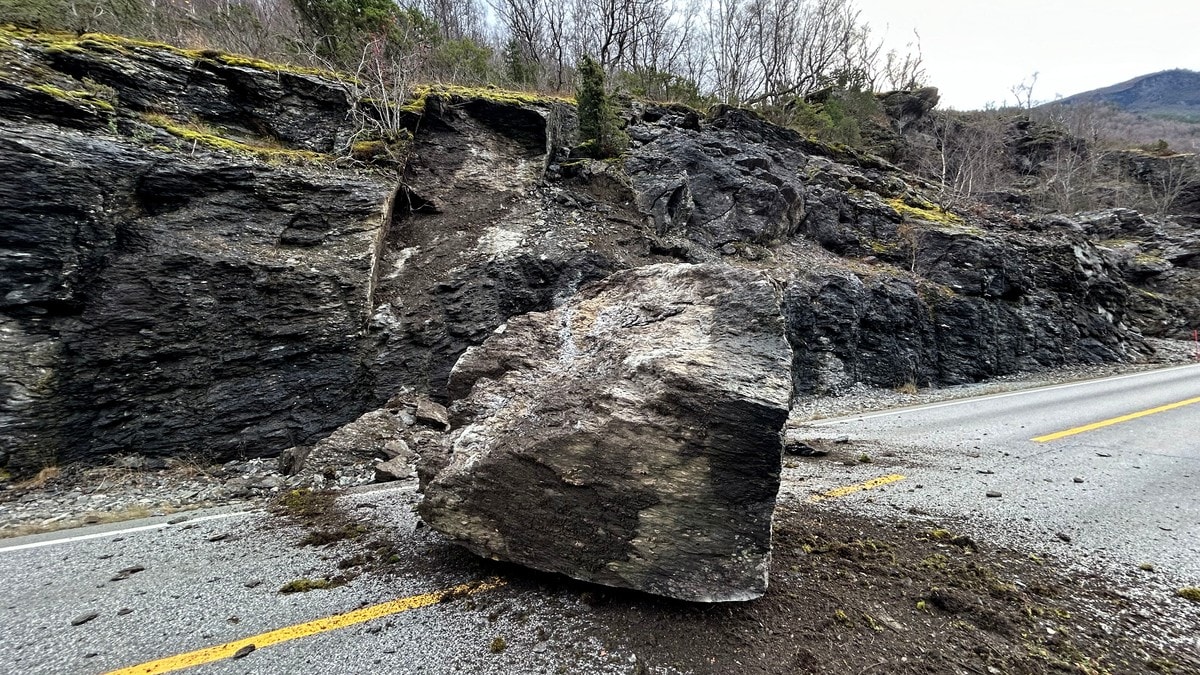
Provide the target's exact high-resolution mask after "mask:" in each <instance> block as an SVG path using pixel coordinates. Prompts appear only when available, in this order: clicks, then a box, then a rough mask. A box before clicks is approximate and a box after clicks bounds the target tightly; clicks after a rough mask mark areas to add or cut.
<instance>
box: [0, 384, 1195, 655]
mask: <svg viewBox="0 0 1200 675" xmlns="http://www.w3.org/2000/svg"><path fill="white" fill-rule="evenodd" d="M1113 420H1116V421H1113ZM1097 423H1105V424H1103V425H1100V426H1097ZM800 431H801V432H802V433H805V434H808V435H810V436H812V437H820V436H825V437H829V438H834V437H838V436H849V437H851V439H852V442H851V443H850V444H847V445H846V446H845V447H852V448H853V452H854V453H859V452H861V453H863V454H867V453H870V455H871V461H870V462H859V461H854V460H853V458H851V461H848V462H845V463H842V462H834V461H830V459H829V458H825V459H811V460H789V467H790V468H788V469H786V470H785V472H784V487H783V489H782V492H781V500H782V501H787V500H791V501H793V502H806V503H810V504H812V505H813V507H814V508H823V505H824V504H836V505H837V507H836V508H854V509H859V508H861V509H865V510H870V511H874V512H875V513H880V514H883V515H884V516H887V517H907V516H897V514H898V513H899V512H903V511H911V512H913V513H917V514H934V515H937V516H945V517H948V518H959V519H962V520H963V521H964V522H966V523H968V524H971V525H972V526H973V527H976V530H977V531H1002V532H1008V533H1011V534H1013V535H1014V538H1015V539H1018V540H1022V541H1033V542H1042V543H1043V544H1044V545H1046V546H1050V547H1058V549H1061V551H1063V552H1064V553H1065V554H1066V555H1068V556H1073V557H1074V558H1075V559H1078V560H1080V561H1082V563H1083V564H1088V561H1089V560H1091V557H1090V556H1092V555H1103V556H1104V558H1105V560H1106V561H1116V562H1118V563H1122V562H1123V563H1127V564H1135V563H1140V562H1148V563H1153V564H1154V565H1155V566H1156V567H1158V568H1159V569H1161V570H1163V574H1165V575H1170V576H1171V578H1178V579H1185V580H1190V582H1191V585H1200V553H1198V552H1197V545H1196V542H1197V541H1200V438H1198V437H1200V366H1192V367H1182V368H1174V369H1168V370H1162V371H1155V372H1150V373H1143V374H1138V375H1133V376H1125V377H1118V378H1109V379H1106V380H1100V381H1093V382H1088V383H1078V384H1071V385H1063V386H1057V387H1048V388H1044V389H1038V390H1029V391H1022V392H1014V393H1009V394H1002V395H995V396H988V397H983V398H979V399H971V400H962V401H953V402H947V403H940V404H934V405H929V406H924V407H919V408H910V409H903V410H891V411H885V412H880V413H873V414H865V415H858V416H853V417H849V418H842V419H831V420H821V421H817V422H812V423H809V424H807V425H805V426H804V427H803V428H802V429H801V430H800ZM1060 432H1070V433H1068V434H1065V435H1061V436H1056V434H1059V433H1060ZM1035 439H1041V440H1035ZM1077 478H1078V479H1080V480H1081V481H1082V482H1077V481H1076V480H1075V479H1077ZM989 492H992V493H999V494H1000V495H1001V496H999V497H989V496H987V494H988V493H989ZM415 500H416V496H415V493H414V491H413V489H412V487H411V486H403V485H402V486H400V487H385V488H382V489H376V490H372V491H367V492H362V493H357V494H351V495H348V496H346V497H344V498H343V499H342V501H341V504H342V505H343V506H344V507H345V508H346V509H348V510H349V511H351V512H353V513H355V514H360V515H361V517H362V518H363V519H364V520H365V521H366V522H368V523H369V524H370V528H371V529H372V530H373V531H380V532H387V533H390V535H392V536H391V539H392V540H393V541H394V542H395V547H396V548H395V556H396V558H397V559H398V560H400V561H403V562H402V564H400V565H399V567H398V568H397V570H396V571H394V572H393V573H391V574H388V575H386V576H379V575H369V574H365V575H363V576H362V577H360V578H358V579H356V580H354V581H353V582H352V583H349V584H347V585H344V586H340V587H336V588H332V589H328V590H323V591H320V592H309V593H296V594H281V593H280V592H279V591H280V589H281V588H282V587H283V586H284V585H285V584H287V583H288V582H290V581H295V580H298V579H305V578H309V579H311V578H319V577H323V576H328V575H331V574H337V573H338V572H339V569H340V568H339V563H340V562H342V561H341V560H340V559H339V555H338V554H335V553H334V552H333V550H332V549H327V548H321V547H312V546H298V545H297V544H298V540H299V539H300V538H301V537H302V536H303V535H304V532H302V531H299V530H298V529H297V528H295V527H288V526H285V525H282V524H280V523H279V522H278V519H275V518H273V517H271V516H269V515H267V514H265V513H263V512H260V511H255V512H248V513H244V512H218V513H207V514H204V513H197V514H193V515H192V516H191V517H190V518H189V519H188V520H186V521H181V522H170V523H169V522H168V521H167V519H165V518H164V519H158V520H152V521H144V522H136V523H128V524H124V525H118V526H107V527H106V528H85V529H81V530H76V531H70V532H66V533H56V534H52V535H44V536H41V537H28V538H22V539H11V540H4V541H0V579H2V580H3V583H2V586H0V635H2V636H3V638H2V639H0V663H3V664H4V669H3V670H6V671H8V672H14V673H15V672H20V673H106V672H123V673H124V672H128V673H133V672H142V673H145V672H170V671H172V670H177V669H183V668H185V667H187V672H189V673H295V672H347V673H350V672H353V673H366V672H384V671H387V672H406V673H422V672H424V673H445V672H458V671H463V672H487V673H538V672H546V673H555V672H586V673H629V672H634V671H635V668H636V666H637V657H636V655H634V654H631V653H628V652H623V651H621V650H620V649H615V648H613V646H612V645H611V644H609V642H608V640H607V639H606V638H605V636H604V635H603V631H600V632H597V630H595V628H594V627H589V626H588V625H586V624H587V620H588V619H587V616H588V612H587V611H586V610H587V608H586V607H582V605H581V599H580V598H581V597H582V596H581V594H580V593H578V592H566V591H564V590H562V588H561V585H556V584H554V583H546V584H545V585H540V586H539V585H537V584H533V585H530V584H528V583H526V584H524V585H520V586H519V587H518V585H517V584H512V585H510V586H508V587H504V586H503V584H504V580H497V581H492V580H489V579H487V578H484V575H485V574H486V573H487V572H486V570H485V569H484V568H483V567H481V566H480V565H478V564H477V563H474V562H472V560H473V559H472V558H471V557H470V556H468V555H466V554H464V553H461V552H459V551H458V549H456V548H455V547H452V546H450V545H448V544H446V543H445V542H443V541H441V540H440V539H439V538H438V537H437V536H436V535H432V534H430V533H429V531H428V529H427V528H423V527H421V526H420V524H419V523H418V522H417V519H416V517H415V516H414V514H413V512H412V510H411V506H412V505H413V504H414V503H415ZM989 528H990V529H989ZM1060 533H1061V534H1062V535H1065V537H1066V538H1069V539H1070V541H1069V542H1068V541H1064V540H1063V538H1061V537H1059V534H1060ZM137 568H140V569H137ZM131 570H132V571H131ZM479 582H483V583H482V585H479ZM471 584H475V585H471ZM446 589H454V594H455V596H456V597H457V598H458V599H457V600H456V601H455V602H449V603H442V602H439V601H440V600H441V599H442V596H441V595H439V593H440V592H443V591H445V590H446ZM466 596H470V600H469V602H468V601H466V600H464V599H463V598H464V597H466ZM468 608H469V611H468ZM73 623H78V624H79V625H73ZM498 638H502V639H503V641H504V642H503V644H500V643H497V642H496V640H497V639H498ZM250 643H253V644H254V645H255V647H256V651H255V652H253V653H250V654H246V652H247V651H248V648H247V647H246V645H247V644H250ZM239 652H240V653H242V654H243V655H244V658H236V659H235V658H230V657H231V656H232V655H234V654H237V653H239ZM655 672H668V671H655Z"/></svg>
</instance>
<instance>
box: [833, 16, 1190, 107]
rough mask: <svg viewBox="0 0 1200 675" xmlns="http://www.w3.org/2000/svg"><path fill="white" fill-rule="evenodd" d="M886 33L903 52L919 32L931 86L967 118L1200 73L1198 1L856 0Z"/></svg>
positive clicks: (878, 31)
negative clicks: (1020, 101)
mask: <svg viewBox="0 0 1200 675" xmlns="http://www.w3.org/2000/svg"><path fill="white" fill-rule="evenodd" d="M856 4H857V6H858V7H859V8H860V9H861V10H862V18H863V19H864V20H865V21H867V22H868V23H870V24H871V26H872V27H873V28H874V30H875V31H876V34H877V35H882V34H883V33H884V31H885V30H886V32H887V36H888V42H889V43H890V44H892V45H894V46H898V47H903V45H904V43H905V42H909V41H911V40H912V31H913V29H914V28H915V29H916V30H917V31H919V32H920V34H921V47H922V51H923V53H924V56H925V66H926V70H927V71H928V73H929V81H930V84H932V85H934V86H936V87H938V89H940V91H941V94H942V106H943V107H953V108H957V109H959V110H972V109H977V108H981V107H983V106H984V105H985V104H987V103H988V102H995V103H1001V102H1003V101H1004V100H1005V99H1007V100H1008V102H1010V103H1012V102H1014V97H1013V95H1012V93H1011V91H1010V89H1011V87H1012V86H1013V85H1015V84H1017V83H1020V82H1021V81H1022V80H1028V79H1029V77H1030V76H1031V75H1032V74H1033V73H1034V72H1035V71H1036V72H1038V73H1039V75H1038V79H1037V84H1036V86H1035V88H1034V90H1033V97H1034V99H1035V100H1051V99H1054V98H1056V97H1057V96H1070V95H1071V94H1077V93H1079V92H1082V91H1088V90H1089V89H1096V88H1099V87H1106V86H1108V85H1111V84H1117V83H1118V82H1123V81H1125V80H1128V79H1131V78H1133V77H1137V76H1138V75H1145V74H1147V73H1153V72H1157V71H1160V70H1168V69H1171V68H1187V69H1189V70H1200V1H1198V0H1175V1H1168V0H1092V1H1087V2H1085V1H1083V0H856Z"/></svg>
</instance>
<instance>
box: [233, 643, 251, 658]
mask: <svg viewBox="0 0 1200 675" xmlns="http://www.w3.org/2000/svg"><path fill="white" fill-rule="evenodd" d="M252 651H254V645H246V646H245V647H242V648H241V649H239V650H237V651H236V652H234V653H233V658H235V659H243V658H246V657H247V656H249V654H250V652H252Z"/></svg>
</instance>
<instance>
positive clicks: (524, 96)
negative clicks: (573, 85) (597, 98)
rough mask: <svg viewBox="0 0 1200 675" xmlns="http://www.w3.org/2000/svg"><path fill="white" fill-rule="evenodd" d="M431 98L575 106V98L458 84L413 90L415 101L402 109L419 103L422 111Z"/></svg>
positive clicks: (429, 86)
mask: <svg viewBox="0 0 1200 675" xmlns="http://www.w3.org/2000/svg"><path fill="white" fill-rule="evenodd" d="M430 96H436V97H439V98H461V99H480V100H484V101H491V102H493V103H508V104H511V105H549V104H551V103H568V104H571V105H574V104H575V99H574V98H565V97H561V96H547V95H545V94H538V93H534V92H528V91H512V90H508V89H499V88H496V87H490V86H489V87H464V86H460V85H456V84H426V85H421V86H419V87H417V88H415V89H414V90H413V100H412V101H410V102H409V103H408V104H406V105H405V106H403V107H402V109H404V110H409V109H410V108H412V107H414V106H415V105H416V104H418V103H419V105H420V110H424V109H425V100H426V99H427V98H428V97H430Z"/></svg>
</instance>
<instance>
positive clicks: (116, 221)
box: [0, 29, 1197, 472]
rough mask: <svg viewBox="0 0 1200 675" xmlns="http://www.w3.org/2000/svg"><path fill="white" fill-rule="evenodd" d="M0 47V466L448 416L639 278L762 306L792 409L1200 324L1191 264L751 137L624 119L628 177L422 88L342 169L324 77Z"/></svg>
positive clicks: (495, 96) (1055, 359)
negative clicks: (587, 299) (405, 138)
mask: <svg viewBox="0 0 1200 675" xmlns="http://www.w3.org/2000/svg"><path fill="white" fill-rule="evenodd" d="M0 40H2V44H0V65H2V66H3V68H2V69H0V146H2V147H3V149H4V152H2V153H0V172H2V173H3V174H4V175H5V176H6V180H5V181H4V182H3V183H2V184H0V218H3V221H4V227H3V228H0V324H2V327H0V439H2V440H0V444H2V445H0V465H2V466H7V468H8V469H9V470H10V471H16V472H25V471H29V470H32V469H36V468H37V467H39V466H41V465H44V464H47V463H52V462H62V461H70V460H77V459H84V460H97V459H98V458H99V457H101V456H103V455H110V454H119V453H126V452H138V453H143V454H159V455H179V454H196V455H203V456H208V457H214V458H222V457H229V456H239V455H240V456H255V455H269V454H274V453H277V452H279V451H280V450H281V449H283V448H287V447H291V446H297V445H305V444H311V443H313V442H315V441H317V440H319V439H320V438H321V437H323V436H324V435H327V434H328V433H329V432H330V431H332V430H333V429H335V428H337V427H338V426H340V425H342V424H344V423H346V422H349V421H351V420H353V419H355V418H357V417H358V416H359V415H361V414H362V413H364V412H366V411H369V410H372V409H375V408H378V407H380V406H382V405H383V404H384V402H386V401H387V400H388V398H389V397H390V396H391V395H392V394H393V393H395V392H396V391H397V390H399V389H400V388H401V387H410V388H412V389H414V390H416V391H418V392H420V393H425V394H428V395H429V396H431V397H432V398H433V399H435V400H438V401H441V402H449V400H450V399H451V398H453V397H455V396H457V395H458V394H459V393H458V392H454V391H450V390H448V389H447V383H448V382H449V381H451V378H450V375H451V372H452V369H453V368H454V365H455V363H456V362H457V361H458V360H459V357H460V356H461V355H462V354H463V353H464V352H465V351H466V350H467V349H468V348H470V347H474V346H478V345H480V344H482V343H483V342H484V341H485V340H486V339H487V338H488V336H489V335H491V333H492V332H493V331H494V330H495V329H496V328H497V327H498V326H500V325H501V324H502V323H504V322H505V321H508V320H509V319H511V318H512V317H516V316H520V315H523V314H527V313H529V312H544V311H548V310H552V309H554V308H555V307H559V306H561V305H563V304H564V303H565V302H567V301H568V299H570V298H572V297H573V296H575V295H576V294H577V293H579V291H580V289H581V288H585V287H587V285H588V284H590V283H593V282H598V281H600V280H602V279H604V278H605V277H608V276H609V275H610V274H612V273H614V272H618V271H620V270H625V269H630V268H636V267H642V266H645V265H651V264H658V263H681V262H686V263H708V264H714V265H719V266H726V267H729V268H739V269H745V270H749V271H753V272H755V273H761V274H765V275H767V276H769V277H771V278H773V279H774V280H775V281H776V282H777V283H778V284H780V287H781V288H782V289H783V291H782V296H781V298H782V300H781V302H782V304H781V307H782V309H781V316H782V317H783V319H784V326H783V329H784V332H785V335H786V338H787V340H788V341H789V342H790V345H791V348H792V353H793V356H792V366H791V373H790V377H791V379H792V383H793V386H794V390H795V392H796V393H797V394H811V393H833V394H836V393H838V392H839V391H841V390H842V389H844V388H845V387H846V386H848V385H849V384H851V383H853V382H857V381H864V382H869V383H871V384H876V385H881V386H898V385H903V384H906V383H914V384H919V385H927V384H935V385H936V384H947V383H957V382H966V381H972V380H978V379H981V378H985V377H989V376H993V375H999V374H1003V373H1010V372H1014V371H1017V370H1024V369H1031V368H1038V367H1046V366H1053V365H1059V364H1066V363H1074V362H1081V361H1084V362H1095V361H1111V360H1120V359H1127V358H1130V357H1132V356H1133V355H1135V354H1137V353H1139V352H1141V351H1144V350H1145V349H1146V347H1144V345H1143V342H1142V340H1141V338H1140V336H1139V334H1138V333H1137V331H1136V330H1135V328H1137V327H1144V326H1147V325H1150V324H1151V323H1153V322H1155V321H1158V322H1160V324H1161V323H1162V322H1166V323H1167V324H1169V330H1166V329H1164V330H1162V331H1159V332H1170V331H1181V330H1184V329H1185V328H1187V327H1188V326H1194V325H1195V314H1194V312H1195V300H1194V297H1195V296H1194V295H1192V296H1190V299H1186V298H1185V299H1183V300H1180V299H1177V298H1176V297H1175V295H1173V294H1175V293H1178V294H1182V295H1181V296H1180V297H1184V296H1186V294H1187V293H1189V292H1191V291H1190V290H1189V289H1190V288H1194V286H1190V285H1189V284H1192V283H1193V282H1192V281H1188V280H1189V279H1193V278H1194V277H1191V276H1188V275H1189V274H1191V272H1185V271H1181V270H1185V269H1186V270H1191V269H1194V268H1193V267H1190V266H1191V265H1194V262H1195V261H1196V260H1197V258H1196V255H1195V254H1196V250H1195V246H1196V244H1195V240H1194V238H1188V236H1185V235H1183V234H1181V235H1180V236H1179V237H1176V239H1175V240H1173V241H1174V242H1175V243H1172V244H1171V246H1172V247H1173V248H1170V251H1167V250H1165V249H1164V250H1163V251H1162V253H1163V257H1162V260H1163V267H1162V270H1161V271H1159V272H1156V273H1154V274H1149V270H1148V269H1147V268H1146V267H1145V265H1143V264H1142V262H1144V259H1143V260H1142V261H1141V262H1139V259H1138V256H1137V255H1133V254H1130V255H1123V254H1120V252H1119V251H1114V250H1113V249H1112V248H1111V247H1097V246H1096V244H1095V243H1094V239H1095V237H1096V236H1098V235H1097V234H1096V232H1095V227H1094V226H1092V225H1090V224H1089V223H1090V222H1091V221H1088V222H1080V221H1072V220H1068V219H1065V218H1058V217H1052V218H1045V217H1043V218H1036V217H1029V216H1020V215H1016V214H1012V213H1007V212H1004V211H1002V210H999V209H994V208H990V207H982V206H981V207H978V208H977V209H974V210H972V211H970V212H961V213H960V212H956V213H950V212H947V211H944V210H942V209H941V208H939V207H937V206H935V205H934V204H932V203H931V202H930V201H929V199H928V198H927V197H926V196H925V192H924V186H923V185H922V184H921V182H920V181H919V180H917V179H915V178H913V177H912V176H910V175H908V174H905V173H904V172H902V171H900V170H898V169H897V168H895V167H894V166H892V165H890V164H888V163H887V162H885V161H882V160H880V159H878V158H874V157H870V156H864V155H860V154H857V153H855V152H852V151H849V150H847V149H844V148H838V147H832V146H827V145H823V144H820V143H817V142H815V141H812V140H810V139H807V138H805V137H803V136H801V135H799V134H796V133H794V132H792V131H789V130H785V129H782V128H779V127H776V126H773V125H771V124H769V123H767V122H765V121H763V120H761V119H759V118H758V117H756V116H755V115H754V114H752V113H748V112H745V111H741V110H734V109H725V108H720V109H715V110H713V111H711V112H710V113H709V114H708V115H703V114H700V113H697V112H696V111H692V110H689V109H686V108H682V107H676V106H660V105H651V104H635V105H634V106H633V108H632V109H630V110H628V111H626V122H627V126H628V128H627V131H628V133H629V136H630V137H631V139H633V143H632V147H631V148H630V150H629V152H628V153H627V154H626V155H625V156H624V157H623V158H621V159H620V160H617V161H609V162H600V161H594V160H589V159H582V158H577V157H572V156H571V154H570V151H569V148H570V146H571V145H572V144H573V142H574V132H573V126H574V111H573V106H571V105H570V104H569V103H568V102H564V101H558V100H552V99H546V98H540V97H534V96H526V95H516V94H509V93H506V92H498V91H494V90H487V89H484V90H479V91H465V90H454V89H441V90H437V89H434V90H430V91H427V92H425V93H424V94H423V95H422V97H421V98H420V99H419V100H417V101H416V102H414V103H412V104H410V105H408V106H406V110H408V111H409V112H408V113H406V114H407V115H408V117H409V119H408V120H407V122H406V124H407V126H408V127H409V131H410V132H411V133H412V134H413V139H412V141H411V143H410V144H409V145H408V146H407V147H406V148H405V150H404V152H403V153H402V156H401V157H399V159H398V162H394V163H392V164H390V165H379V164H370V163H368V162H363V161H358V160H355V159H352V158H351V157H352V155H353V153H352V152H350V146H351V145H352V142H353V141H354V140H355V139H356V138H358V137H357V136H356V134H357V133H358V132H359V131H360V129H359V128H358V127H357V126H356V125H355V123H354V119H355V118H356V115H355V114H352V113H353V112H354V111H356V110H357V111H359V113H361V108H362V106H361V104H360V102H358V101H355V100H354V99H353V92H354V88H353V87H352V86H350V85H349V84H348V83H347V82H345V81H343V80H340V79H338V77H337V76H334V75H332V74H328V73H320V72H317V71H309V70H300V69H289V68H283V67H279V66H273V65H271V64H264V63H260V62H255V61H253V60H250V59H244V58H241V57H233V56H229V55H223V54H216V53H210V52H191V51H187V50H180V49H175V48H168V47H164V46H160V45H151V44H146V43H139V42H134V41H129V40H123V39H119V38H113V37H106V36H63V35H47V34H34V33H29V32H23V31H18V30H13V29H6V30H4V31H3V33H2V35H0ZM1177 249H1178V250H1177ZM1131 260H1132V263H1131ZM1139 265H1141V266H1140V267H1139ZM1155 269H1157V268H1155ZM1139 270H1141V271H1139ZM1147 274H1149V277H1154V278H1155V279H1156V281H1155V283H1156V284H1159V285H1160V286H1161V288H1160V291H1156V292H1155V293H1156V298H1157V299H1155V300H1154V301H1153V303H1152V304H1153V307H1149V306H1148V305H1147V302H1148V301H1147V300H1146V299H1145V298H1147V297H1150V296H1147V295H1146V293H1145V292H1143V291H1142V290H1138V289H1136V288H1135V285H1137V284H1140V283H1142V281H1144V280H1145V279H1146V278H1149V277H1147V276H1146V275H1147ZM1171 279H1183V280H1184V281H1178V282H1176V281H1170V280H1171ZM1187 303H1191V305H1188V304H1187ZM1185 306H1190V307H1192V308H1193V309H1191V310H1190V311H1191V312H1193V313H1192V314H1186V313H1183V310H1181V309H1180V308H1181V307H1185ZM1180 317H1183V318H1180Z"/></svg>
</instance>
